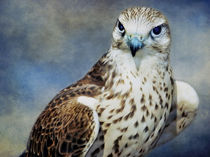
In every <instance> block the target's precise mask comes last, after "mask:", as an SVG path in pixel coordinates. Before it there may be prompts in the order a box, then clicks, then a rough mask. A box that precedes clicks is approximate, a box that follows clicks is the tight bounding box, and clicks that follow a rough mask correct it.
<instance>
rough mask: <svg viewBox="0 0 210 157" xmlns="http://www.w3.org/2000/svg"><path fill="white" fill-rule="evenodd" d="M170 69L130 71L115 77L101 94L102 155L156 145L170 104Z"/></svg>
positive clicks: (132, 153) (142, 151)
mask: <svg viewBox="0 0 210 157" xmlns="http://www.w3.org/2000/svg"><path fill="white" fill-rule="evenodd" d="M171 90H172V87H171V82H170V75H169V73H165V74H164V73H163V72H157V73H155V74H154V75H149V74H148V75H142V74H135V73H131V74H130V75H126V76H123V75H121V77H116V78H114V79H112V80H111V81H110V85H107V87H105V89H104V92H103V94H102V96H101V97H100V98H99V100H100V106H98V108H97V112H98V115H99V119H100V124H101V132H100V136H99V137H98V138H97V140H96V141H97V142H96V143H98V144H95V145H100V150H103V151H99V153H100V152H101V153H103V156H109V155H113V156H138V155H141V154H145V153H146V152H148V150H149V149H150V148H151V147H153V146H154V145H155V142H156V140H157V138H158V136H159V135H160V134H161V132H162V129H163V127H164V124H165V121H166V119H167V117H168V114H169V108H170V105H171V98H172V96H171Z"/></svg>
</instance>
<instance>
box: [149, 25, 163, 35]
mask: <svg viewBox="0 0 210 157" xmlns="http://www.w3.org/2000/svg"><path fill="white" fill-rule="evenodd" d="M161 31H162V27H161V26H157V27H155V28H153V29H152V31H151V35H152V36H158V35H159V34H160V33H161Z"/></svg>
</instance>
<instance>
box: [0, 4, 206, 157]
mask: <svg viewBox="0 0 210 157" xmlns="http://www.w3.org/2000/svg"><path fill="white" fill-rule="evenodd" d="M131 6H149V7H154V8H157V9H159V10H161V11H162V12H163V13H164V14H165V15H166V16H167V17H168V20H169V23H170V26H171V31H172V38H173V39H172V52H171V63H172V65H173V69H174V74H175V77H176V78H177V79H180V80H184V81H187V82H189V83H190V84H191V85H193V86H194V87H195V89H196V90H197V92H198V94H199V97H200V109H199V112H198V116H197V118H196V120H195V121H194V122H193V123H192V125H191V126H190V127H189V128H187V129H186V130H185V131H184V132H183V133H182V134H181V135H179V136H178V137H177V138H176V139H174V140H172V141H171V142H169V143H168V144H166V145H164V146H162V147H159V148H157V149H155V150H153V151H152V152H151V153H150V154H149V155H148V156H149V157H153V156H155V157H168V156H170V157H186V156H190V157H209V156H210V155H209V154H210V150H209V149H210V103H209V102H210V27H209V25H210V9H209V8H210V2H209V1H202V0H199V1H198V0H197V1H196V0H191V1H190V0H132V1H129V0H127V1H126V0H115V1H113V0H100V1H99V0H98V1H97V0H95V1H93V0H89V1H84V0H80V1H79V0H1V1H0V156H2V157H13V156H14V157H15V156H17V155H18V154H20V153H21V152H22V151H23V150H24V148H25V145H26V142H27V138H28V136H29V132H30V130H31V127H32V125H33V123H34V122H35V120H36V118H37V116H38V115H39V114H40V112H41V111H42V110H43V109H44V107H45V105H46V104H47V103H48V102H49V101H50V100H51V99H52V98H53V97H54V96H55V95H56V93H58V92H59V91H60V90H61V89H62V88H64V87H66V86H68V85H69V84H71V83H73V82H74V81H76V80H78V79H79V78H81V77H82V76H83V75H84V74H85V73H86V72H87V70H88V69H89V68H90V67H91V66H92V65H93V64H94V63H95V62H96V61H97V59H98V58H99V57H100V56H101V55H102V54H103V53H105V52H106V51H107V50H108V48H109V46H110V42H111V32H112V29H113V26H114V24H115V21H116V18H117V17H118V15H119V13H120V12H121V11H122V10H123V9H125V8H127V7H131Z"/></svg>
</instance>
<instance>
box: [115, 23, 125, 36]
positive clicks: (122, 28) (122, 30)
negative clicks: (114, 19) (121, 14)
mask: <svg viewBox="0 0 210 157" xmlns="http://www.w3.org/2000/svg"><path fill="white" fill-rule="evenodd" d="M117 26H118V29H119V31H120V32H122V33H123V32H124V31H125V28H124V26H123V25H122V23H121V22H120V21H118V25H117Z"/></svg>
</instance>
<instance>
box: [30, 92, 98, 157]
mask: <svg viewBox="0 0 210 157" xmlns="http://www.w3.org/2000/svg"><path fill="white" fill-rule="evenodd" d="M84 97H85V96H84ZM83 99H84V98H83ZM83 99H82V100H83ZM90 99H93V100H94V98H90ZM81 102H82V101H81V100H80V102H78V98H72V99H71V100H69V101H64V102H62V103H59V104H54V102H52V103H51V104H50V105H49V106H48V107H47V108H46V109H45V110H44V111H43V112H42V113H41V115H40V116H39V117H38V119H37V121H36V123H35V125H34V127H33V129H32V132H31V135H30V137H29V141H28V145H27V150H26V156H42V157H48V156H51V157H52V156H70V157H73V156H77V157H78V156H84V155H85V154H86V152H87V151H88V149H89V148H90V146H91V145H92V143H93V142H94V140H95V139H96V137H97V134H98V131H99V121H98V115H97V113H96V112H95V111H94V110H93V109H92V108H91V105H94V104H91V103H95V102H94V101H90V100H88V99H87V100H86V101H83V102H84V104H82V103H81ZM85 103H87V105H86V104H85Z"/></svg>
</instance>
